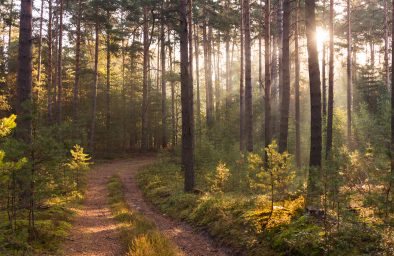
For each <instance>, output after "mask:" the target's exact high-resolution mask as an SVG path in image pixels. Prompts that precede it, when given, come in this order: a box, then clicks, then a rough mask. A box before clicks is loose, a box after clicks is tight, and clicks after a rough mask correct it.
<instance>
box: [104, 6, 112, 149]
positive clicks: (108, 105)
mask: <svg viewBox="0 0 394 256" xmlns="http://www.w3.org/2000/svg"><path fill="white" fill-rule="evenodd" d="M110 18H111V14H110V12H109V11H108V10H107V22H110ZM106 32H107V35H106V36H107V37H106V46H107V70H106V71H107V74H106V80H107V81H106V90H105V110H106V111H105V114H106V115H105V129H106V134H105V137H106V149H107V151H109V150H110V140H111V133H110V132H111V28H110V25H109V24H107V31H106Z"/></svg>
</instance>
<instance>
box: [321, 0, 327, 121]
mask: <svg viewBox="0 0 394 256" xmlns="http://www.w3.org/2000/svg"><path fill="white" fill-rule="evenodd" d="M323 22H324V23H323V24H324V28H326V0H324V1H323ZM326 55H327V52H326V42H323V59H322V94H323V101H322V103H323V106H322V108H323V118H325V117H327V84H326V64H327V60H326Z"/></svg>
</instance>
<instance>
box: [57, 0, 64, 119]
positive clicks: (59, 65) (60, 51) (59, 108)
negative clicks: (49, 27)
mask: <svg viewBox="0 0 394 256" xmlns="http://www.w3.org/2000/svg"><path fill="white" fill-rule="evenodd" d="M59 1H60V2H59V7H60V10H59V42H58V43H59V49H58V59H57V70H58V71H57V121H58V123H60V122H61V121H62V119H63V117H62V114H63V113H62V101H63V99H62V98H63V80H62V73H63V71H62V70H63V7H64V6H63V0H59Z"/></svg>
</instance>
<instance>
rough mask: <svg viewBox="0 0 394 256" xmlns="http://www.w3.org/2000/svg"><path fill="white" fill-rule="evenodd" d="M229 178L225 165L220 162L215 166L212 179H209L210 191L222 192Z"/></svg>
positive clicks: (228, 171)
mask: <svg viewBox="0 0 394 256" xmlns="http://www.w3.org/2000/svg"><path fill="white" fill-rule="evenodd" d="M229 177H230V170H229V169H228V168H227V166H226V164H224V163H221V162H220V163H219V164H218V165H217V166H216V169H215V173H214V175H213V177H212V178H210V179H209V182H210V183H211V191H212V192H223V190H224V188H225V185H226V183H227V181H228V178H229Z"/></svg>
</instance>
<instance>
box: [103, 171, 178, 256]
mask: <svg viewBox="0 0 394 256" xmlns="http://www.w3.org/2000/svg"><path fill="white" fill-rule="evenodd" d="M108 190H109V203H110V205H111V209H112V213H113V215H114V217H115V219H116V220H117V221H118V222H120V223H121V224H122V225H121V232H120V237H121V240H122V243H123V246H124V248H125V251H126V253H125V255H127V256H129V255H130V256H131V255H133V256H174V255H180V253H179V251H178V250H177V248H176V247H175V246H174V245H173V244H172V243H171V242H170V241H169V240H168V239H167V238H166V237H164V235H162V234H161V233H160V232H159V231H158V230H157V228H156V226H155V225H154V223H153V222H151V221H149V220H148V219H146V218H145V217H144V216H143V215H142V214H140V213H138V212H135V211H133V210H132V209H131V208H130V207H129V206H128V205H127V203H126V201H125V198H124V188H123V185H122V182H121V181H120V178H119V177H118V176H114V177H112V178H111V179H110V181H109V183H108Z"/></svg>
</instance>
